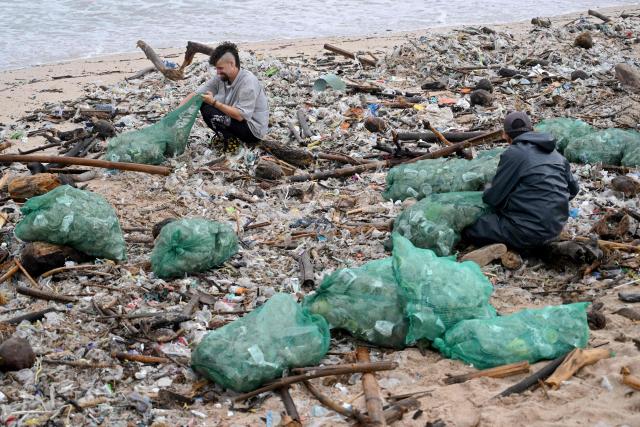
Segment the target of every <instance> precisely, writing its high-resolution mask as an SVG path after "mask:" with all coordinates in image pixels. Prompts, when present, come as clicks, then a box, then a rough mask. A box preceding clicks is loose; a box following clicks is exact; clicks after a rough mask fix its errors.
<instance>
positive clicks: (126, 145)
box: [105, 95, 202, 165]
mask: <svg viewBox="0 0 640 427" xmlns="http://www.w3.org/2000/svg"><path fill="white" fill-rule="evenodd" d="M201 105H202V95H195V96H194V97H192V98H191V99H190V100H189V101H188V102H187V103H185V104H184V105H182V106H180V107H178V108H176V109H175V110H173V111H172V112H170V113H169V114H167V115H166V116H164V117H163V118H162V120H160V121H159V122H158V123H155V124H153V125H151V126H147V127H145V128H143V129H138V130H134V131H131V132H127V133H123V134H121V135H118V136H116V137H115V138H112V139H110V140H109V144H108V145H107V155H106V157H105V158H106V159H107V160H109V161H112V162H129V163H145V164H152V165H157V164H160V163H162V162H163V161H164V156H175V155H179V154H182V153H184V150H185V148H186V147H187V143H188V142H189V134H190V133H191V128H192V127H193V123H194V122H195V121H196V117H197V115H198V112H199V111H200V106H201Z"/></svg>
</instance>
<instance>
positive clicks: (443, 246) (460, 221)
mask: <svg viewBox="0 0 640 427" xmlns="http://www.w3.org/2000/svg"><path fill="white" fill-rule="evenodd" d="M488 212H490V208H489V207H488V206H487V205H486V204H485V203H484V202H483V201H482V192H481V191H466V192H464V191H463V192H457V193H443V194H432V195H430V196H427V197H425V198H424V199H422V200H420V201H418V202H417V203H415V204H414V205H413V206H411V207H410V208H408V209H406V210H404V211H403V212H402V213H401V214H400V215H399V216H398V218H396V221H395V223H394V225H393V231H394V232H397V233H399V234H401V235H403V236H404V237H406V238H407V239H409V240H411V242H412V243H413V244H414V245H415V246H417V247H419V248H424V249H431V250H433V251H434V252H435V253H436V254H437V255H438V256H446V255H449V254H450V253H451V249H452V248H453V246H454V245H455V244H456V243H458V241H459V240H460V232H461V231H462V230H463V229H464V228H465V227H466V226H468V225H471V224H473V223H474V222H475V221H476V220H477V219H478V218H480V217H481V216H482V215H484V214H486V213H488Z"/></svg>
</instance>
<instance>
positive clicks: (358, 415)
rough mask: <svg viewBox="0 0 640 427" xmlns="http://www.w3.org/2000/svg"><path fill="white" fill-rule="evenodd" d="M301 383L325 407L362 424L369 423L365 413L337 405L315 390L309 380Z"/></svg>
mask: <svg viewBox="0 0 640 427" xmlns="http://www.w3.org/2000/svg"><path fill="white" fill-rule="evenodd" d="M302 383H303V384H304V386H305V387H306V388H307V390H309V393H311V394H312V395H313V397H315V398H316V399H318V402H320V403H322V404H323V405H324V406H326V407H327V408H329V409H331V410H333V411H335V412H337V413H338V414H340V415H342V416H345V417H352V418H355V419H356V420H358V421H359V422H360V424H362V425H368V424H369V422H370V419H369V417H367V416H366V415H363V414H362V413H361V412H360V411H358V410H357V409H355V408H353V409H347V408H345V407H344V406H342V405H339V404H338V403H336V402H334V401H333V400H331V399H329V398H328V397H327V396H325V395H324V394H322V393H320V391H319V390H317V389H316V388H315V387H314V386H313V385H311V383H310V382H309V381H303V382H302Z"/></svg>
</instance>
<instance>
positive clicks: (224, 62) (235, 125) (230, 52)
mask: <svg viewBox="0 0 640 427" xmlns="http://www.w3.org/2000/svg"><path fill="white" fill-rule="evenodd" d="M209 64H211V65H212V66H214V67H215V69H216V75H215V76H214V77H213V78H211V79H210V80H208V81H207V82H206V83H204V84H203V85H202V86H200V87H199V88H198V89H197V90H196V92H195V93H199V94H202V96H203V101H204V102H203V103H202V107H201V108H200V111H201V113H202V118H203V119H204V121H205V123H206V124H207V126H209V127H210V128H211V129H212V130H213V131H214V132H215V133H216V139H217V140H218V141H219V142H220V143H221V144H222V145H223V149H224V150H225V151H235V149H236V148H237V146H238V144H239V142H240V141H242V142H245V143H255V142H258V141H259V140H261V139H262V138H264V136H265V135H266V133H267V127H268V124H269V103H268V101H267V95H266V94H265V91H264V88H263V87H262V85H261V84H260V81H258V78H257V77H256V76H255V75H254V74H253V73H252V72H251V71H249V70H246V69H244V68H240V56H239V54H238V48H237V46H236V45H235V44H233V43H230V42H224V43H222V44H221V45H219V46H217V47H216V48H215V50H214V51H213V53H212V54H211V58H209ZM195 93H192V94H190V95H189V96H188V97H187V98H185V100H184V101H182V103H181V104H180V105H182V104H184V103H185V102H187V101H188V100H189V99H190V98H191V97H192V96H194V95H195Z"/></svg>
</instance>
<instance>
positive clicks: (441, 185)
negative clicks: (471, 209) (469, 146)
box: [382, 148, 504, 200]
mask: <svg viewBox="0 0 640 427" xmlns="http://www.w3.org/2000/svg"><path fill="white" fill-rule="evenodd" d="M503 152H504V149H503V148H496V149H493V150H486V151H482V152H480V153H479V154H478V156H477V157H476V158H475V159H473V160H465V159H457V158H440V159H429V160H421V161H419V162H415V163H409V164H406V165H400V166H396V167H394V168H392V169H391V170H390V171H389V173H388V174H387V188H386V190H385V191H384V193H383V194H382V195H383V197H384V198H385V199H387V200H404V199H407V198H409V197H413V198H416V199H418V200H419V199H422V198H423V197H425V196H428V195H429V194H431V193H448V192H452V191H477V190H482V189H483V188H484V185H485V184H487V183H489V182H491V180H492V179H493V177H494V176H495V174H496V170H497V168H498V163H499V162H500V155H501V154H502V153H503Z"/></svg>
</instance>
